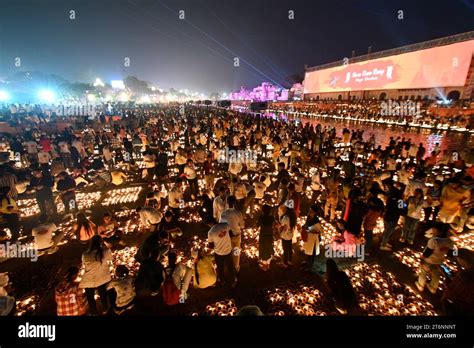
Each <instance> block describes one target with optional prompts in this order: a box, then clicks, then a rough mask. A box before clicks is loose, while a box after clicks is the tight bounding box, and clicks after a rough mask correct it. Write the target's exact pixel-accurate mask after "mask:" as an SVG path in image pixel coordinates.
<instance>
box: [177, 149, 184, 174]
mask: <svg viewBox="0 0 474 348" xmlns="http://www.w3.org/2000/svg"><path fill="white" fill-rule="evenodd" d="M186 160H187V159H186V156H185V155H184V151H183V149H178V152H177V153H176V156H175V158H174V162H175V163H176V165H177V166H178V175H179V174H183V172H184V166H185V165H186Z"/></svg>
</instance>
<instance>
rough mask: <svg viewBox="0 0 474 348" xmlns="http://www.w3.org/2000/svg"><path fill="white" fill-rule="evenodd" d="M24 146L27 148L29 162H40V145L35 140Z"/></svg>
mask: <svg viewBox="0 0 474 348" xmlns="http://www.w3.org/2000/svg"><path fill="white" fill-rule="evenodd" d="M23 145H24V146H25V147H26V152H27V153H28V161H29V162H30V163H32V162H36V161H38V144H37V143H36V141H34V140H29V141H27V142H25V143H23Z"/></svg>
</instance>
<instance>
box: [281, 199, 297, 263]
mask: <svg viewBox="0 0 474 348" xmlns="http://www.w3.org/2000/svg"><path fill="white" fill-rule="evenodd" d="M278 215H279V223H280V237H281V244H282V248H283V262H282V263H280V264H279V266H280V267H283V268H288V267H289V266H291V265H292V263H291V261H292V258H293V243H292V241H293V234H294V231H295V228H296V214H295V211H294V210H293V209H291V208H290V207H288V206H286V205H284V204H282V205H280V207H279V208H278Z"/></svg>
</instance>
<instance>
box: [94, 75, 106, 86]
mask: <svg viewBox="0 0 474 348" xmlns="http://www.w3.org/2000/svg"><path fill="white" fill-rule="evenodd" d="M104 86H105V83H104V82H102V80H101V79H100V78H99V77H97V78H96V79H95V82H94V87H104Z"/></svg>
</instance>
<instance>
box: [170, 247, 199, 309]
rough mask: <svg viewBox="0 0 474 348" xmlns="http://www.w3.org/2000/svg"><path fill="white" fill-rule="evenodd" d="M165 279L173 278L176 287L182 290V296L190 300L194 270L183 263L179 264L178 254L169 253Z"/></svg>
mask: <svg viewBox="0 0 474 348" xmlns="http://www.w3.org/2000/svg"><path fill="white" fill-rule="evenodd" d="M163 273H164V274H163V278H165V279H166V277H167V276H171V279H173V283H174V285H176V287H177V288H178V290H181V296H182V298H183V299H184V300H186V299H187V298H188V289H189V284H190V283H191V280H192V278H193V269H192V268H190V267H188V266H186V265H185V264H183V263H182V262H178V260H177V255H176V252H174V251H170V252H169V253H168V267H167V268H166V269H165V270H164V271H163Z"/></svg>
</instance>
